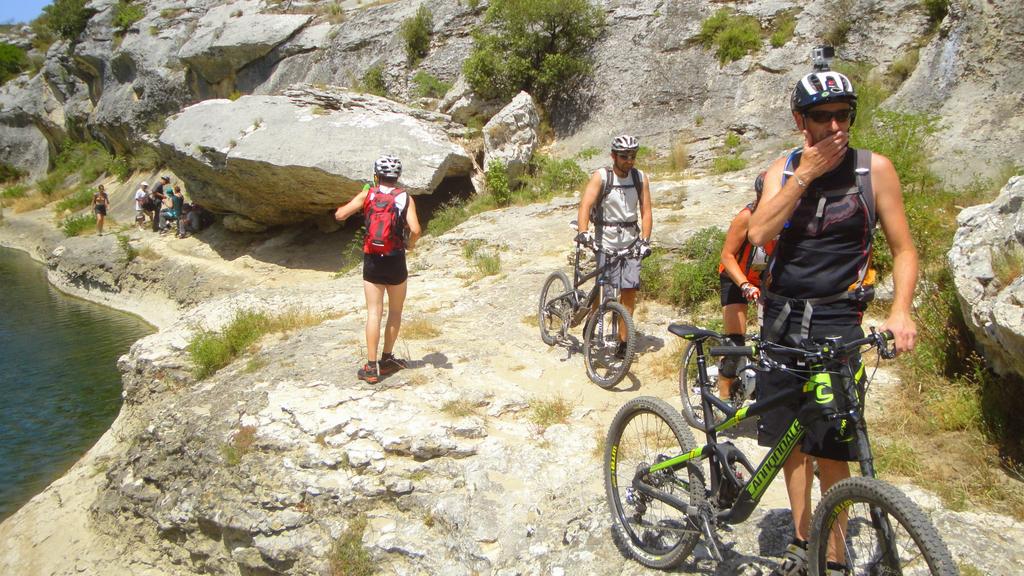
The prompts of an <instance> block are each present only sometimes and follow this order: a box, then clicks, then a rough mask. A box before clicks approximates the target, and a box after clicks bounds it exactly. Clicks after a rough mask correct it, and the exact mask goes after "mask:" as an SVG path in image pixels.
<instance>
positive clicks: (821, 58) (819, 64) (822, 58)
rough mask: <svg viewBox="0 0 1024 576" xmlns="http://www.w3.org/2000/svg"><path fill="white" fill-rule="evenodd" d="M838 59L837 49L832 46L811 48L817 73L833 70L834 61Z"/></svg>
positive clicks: (812, 60)
mask: <svg viewBox="0 0 1024 576" xmlns="http://www.w3.org/2000/svg"><path fill="white" fill-rule="evenodd" d="M835 57H836V49H835V48H833V47H831V46H815V47H814V48H811V62H813V63H814V71H815V72H827V71H829V70H831V66H832V59H833V58H835Z"/></svg>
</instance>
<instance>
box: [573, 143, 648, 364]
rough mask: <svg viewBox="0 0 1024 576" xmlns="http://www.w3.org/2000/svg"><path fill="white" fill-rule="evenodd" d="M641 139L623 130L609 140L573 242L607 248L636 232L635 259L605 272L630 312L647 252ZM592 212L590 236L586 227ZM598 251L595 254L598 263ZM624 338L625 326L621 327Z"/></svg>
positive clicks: (627, 241) (623, 244)
mask: <svg viewBox="0 0 1024 576" xmlns="http://www.w3.org/2000/svg"><path fill="white" fill-rule="evenodd" d="M639 149H640V141H639V140H637V139H636V138H635V137H633V136H629V135H626V134H623V135H621V136H616V137H615V138H614V139H613V140H612V146H611V158H612V166H611V167H610V168H602V169H600V170H597V171H595V172H594V173H593V174H592V175H591V177H590V181H589V182H588V183H587V187H586V189H585V190H584V191H583V197H582V198H581V199H580V208H579V215H578V226H579V232H580V234H579V236H577V239H576V240H577V242H583V243H587V244H589V243H591V242H593V243H595V244H596V245H597V246H599V247H603V248H607V249H610V250H622V249H625V248H628V247H629V246H631V245H633V243H634V242H635V241H637V236H638V235H639V242H638V250H637V257H634V258H626V259H625V260H620V261H619V262H620V264H619V265H618V266H616V267H614V268H615V269H614V270H606V271H605V274H604V276H603V277H602V278H603V279H604V281H605V282H607V283H609V284H610V285H612V286H615V287H617V288H619V301H620V302H622V305H623V306H625V307H626V309H627V310H629V313H630V314H632V313H633V309H634V307H635V306H636V291H637V289H638V288H640V260H641V259H642V258H645V257H647V256H648V255H650V253H651V228H652V226H653V218H652V216H651V183H650V180H649V179H648V178H647V175H646V174H644V173H643V172H641V171H640V170H638V169H636V168H635V167H634V165H635V164H636V153H637V151H638V150H639ZM592 212H593V221H594V230H595V232H594V234H591V233H590V232H589V231H588V228H589V226H590V221H591V213H592ZM601 257H602V255H600V254H599V255H598V259H599V263H600V259H601ZM619 335H620V337H622V338H625V337H626V330H625V328H623V329H621V330H620V331H619ZM625 351H626V342H624V341H622V342H619V350H618V354H619V355H620V356H622V355H623V354H625Z"/></svg>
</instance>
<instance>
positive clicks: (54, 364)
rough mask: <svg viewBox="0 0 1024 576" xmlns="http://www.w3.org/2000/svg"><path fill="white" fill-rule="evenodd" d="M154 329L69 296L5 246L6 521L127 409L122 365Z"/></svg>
mask: <svg viewBox="0 0 1024 576" xmlns="http://www.w3.org/2000/svg"><path fill="white" fill-rule="evenodd" d="M151 332H153V328H152V327H151V326H149V325H148V324H146V323H145V322H143V321H142V320H141V319H139V318H138V317H136V316H132V315H130V314H125V313H122V312H118V311H116V310H112V309H110V308H105V307H103V306H98V305H96V304H92V303H89V302H86V301H84V300H79V299H77V298H72V297H69V296H65V295H63V294H61V293H60V292H58V291H57V290H55V289H54V288H52V287H51V286H50V285H49V283H48V282H47V281H46V273H45V270H44V269H43V267H42V266H41V265H40V264H38V263H36V262H33V261H32V260H31V259H30V258H29V257H28V256H26V255H25V254H23V253H21V252H17V251H14V250H10V249H7V248H0V520H3V519H4V518H6V517H8V516H10V515H11V514H13V513H14V512H15V511H16V510H17V509H18V508H19V507H20V506H22V505H23V504H24V503H25V502H27V501H28V500H29V499H30V498H32V496H34V495H36V494H38V493H39V492H41V491H42V490H43V489H44V488H46V486H47V485H49V484H50V483H51V482H53V481H54V480H56V479H57V478H59V477H60V476H61V475H62V474H63V473H64V472H65V471H66V470H67V469H68V468H69V467H70V466H71V465H72V464H74V463H75V461H76V460H78V459H79V458H80V457H81V456H82V454H84V453H85V452H86V451H87V450H88V449H89V448H90V447H91V446H92V445H93V444H94V443H95V442H96V440H98V439H99V437H100V436H101V435H102V434H103V433H104V432H105V431H106V430H107V428H109V427H110V423H111V422H113V421H114V418H115V417H116V416H117V412H118V410H120V408H121V376H120V373H119V372H118V370H117V366H116V364H117V359H118V357H119V356H121V355H122V354H124V353H125V352H127V351H128V348H129V347H130V346H131V344H132V343H133V342H135V341H136V340H138V339H139V338H141V337H143V336H145V335H147V334H149V333H151Z"/></svg>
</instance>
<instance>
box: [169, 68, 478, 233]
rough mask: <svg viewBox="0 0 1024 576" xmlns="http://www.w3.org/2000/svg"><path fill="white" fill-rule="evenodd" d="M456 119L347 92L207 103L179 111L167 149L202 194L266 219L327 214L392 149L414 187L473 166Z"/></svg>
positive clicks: (424, 187) (305, 90) (304, 90)
mask: <svg viewBox="0 0 1024 576" xmlns="http://www.w3.org/2000/svg"><path fill="white" fill-rule="evenodd" d="M446 128H454V126H453V125H451V123H450V122H449V120H448V117H447V116H444V115H441V114H436V113H430V112H424V111H422V110H416V109H413V108H408V107H406V106H404V105H402V104H398V103H395V102H392V101H390V100H387V99H385V98H379V97H376V96H370V95H365V94H356V93H351V92H348V91H346V90H343V89H340V88H338V89H326V88H325V89H317V88H313V87H299V88H294V89H290V90H287V91H285V94H284V95H283V96H244V97H242V98H239V99H238V100H235V101H231V100H207V101H204V102H200V103H199V104H195V105H193V106H190V107H188V108H186V109H185V110H183V111H182V112H181V113H180V114H178V115H176V116H174V117H172V118H171V119H170V120H169V121H168V124H167V127H166V128H165V129H164V131H163V133H162V134H161V135H160V140H159V147H160V154H161V156H162V157H163V158H164V159H165V161H166V162H167V163H168V165H169V166H170V167H171V168H172V170H173V171H174V172H175V173H176V174H178V175H179V176H180V177H181V179H182V180H184V181H185V183H186V184H187V186H188V190H189V193H190V195H191V196H192V198H193V199H194V200H195V201H196V202H198V203H200V204H202V205H204V206H207V207H209V208H211V209H213V210H215V211H219V212H231V213H237V214H241V215H243V216H245V217H246V218H248V219H250V220H252V221H254V222H258V223H261V224H266V225H277V224H289V223H294V222H300V221H304V220H309V219H313V218H315V217H317V216H322V215H323V214H324V213H325V212H328V211H331V210H333V209H334V208H336V207H337V206H339V205H340V204H343V203H345V202H347V201H348V200H349V199H351V198H352V197H353V196H355V195H356V194H357V193H358V192H359V190H360V189H361V187H362V185H363V184H364V183H366V182H367V181H369V179H370V178H371V176H372V167H373V161H374V160H375V159H376V158H377V157H378V156H380V155H381V154H384V153H389V154H396V155H397V156H398V157H399V158H401V160H402V164H403V173H402V178H401V183H402V185H403V187H405V188H406V189H407V190H408V191H409V192H411V193H413V194H422V193H429V192H432V191H433V190H434V189H435V188H437V186H438V185H439V184H440V183H441V181H442V180H443V179H444V178H446V177H449V176H469V175H470V173H471V172H472V168H473V163H472V160H471V158H470V156H469V154H468V153H467V152H466V151H465V150H464V149H463V148H462V146H460V145H458V144H455V143H454V142H452V140H451V139H450V138H449V136H448V134H447V132H446V131H445V130H446Z"/></svg>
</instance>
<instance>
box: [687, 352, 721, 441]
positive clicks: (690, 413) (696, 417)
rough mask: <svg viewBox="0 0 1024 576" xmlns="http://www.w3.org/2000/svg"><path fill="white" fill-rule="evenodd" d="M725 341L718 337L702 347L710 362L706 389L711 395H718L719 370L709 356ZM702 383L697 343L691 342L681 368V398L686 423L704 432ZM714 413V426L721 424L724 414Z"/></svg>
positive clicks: (705, 427)
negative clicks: (713, 348)
mask: <svg viewBox="0 0 1024 576" xmlns="http://www.w3.org/2000/svg"><path fill="white" fill-rule="evenodd" d="M722 345H723V340H722V339H721V338H717V337H710V338H707V339H706V340H704V342H703V343H702V344H701V346H702V347H703V349H704V354H705V356H704V359H705V360H706V361H707V362H708V382H706V383H705V386H704V388H705V389H706V390H707V391H708V392H709V393H711V394H716V395H717V394H718V369H717V367H716V365H715V363H714V361H713V360H712V359H711V357H710V356H707V352H708V350H709V349H710V348H711V346H722ZM700 391H701V382H700V374H699V373H698V371H697V343H696V342H690V344H689V345H687V347H686V350H684V351H683V363H682V365H681V366H680V367H679V396H680V397H681V398H682V400H683V418H686V422H687V423H688V424H689V425H690V426H693V427H694V428H696V429H697V430H700V431H701V432H704V431H705V430H706V429H707V426H706V425H705V424H704V408H703V402H702V399H701V395H700ZM712 411H713V412H714V420H713V423H714V424H719V423H721V421H722V420H723V419H724V414H722V413H721V412H718V411H716V410H714V409H712Z"/></svg>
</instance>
